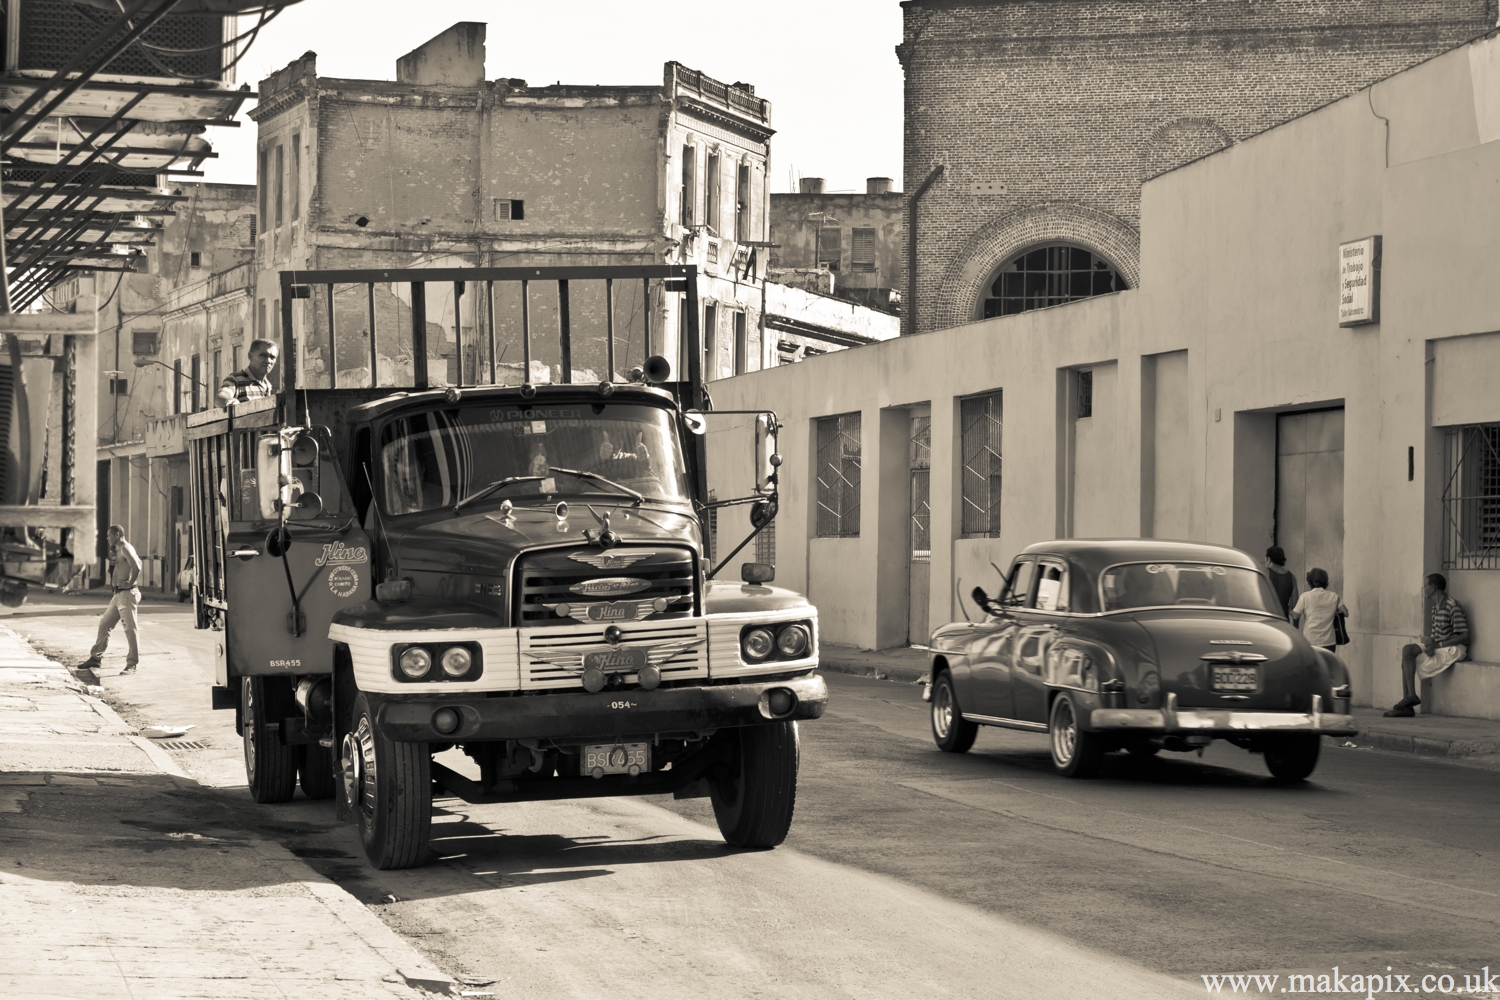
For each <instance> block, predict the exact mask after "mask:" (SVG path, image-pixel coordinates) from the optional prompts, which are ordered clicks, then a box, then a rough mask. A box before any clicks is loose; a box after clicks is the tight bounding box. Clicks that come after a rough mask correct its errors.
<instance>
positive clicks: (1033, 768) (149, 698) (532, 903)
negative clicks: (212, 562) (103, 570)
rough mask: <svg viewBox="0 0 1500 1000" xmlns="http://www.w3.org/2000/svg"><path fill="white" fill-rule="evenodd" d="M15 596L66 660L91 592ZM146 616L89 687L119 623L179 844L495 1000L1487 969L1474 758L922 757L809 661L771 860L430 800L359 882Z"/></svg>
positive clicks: (932, 993) (172, 613) (1033, 989)
mask: <svg viewBox="0 0 1500 1000" xmlns="http://www.w3.org/2000/svg"><path fill="white" fill-rule="evenodd" d="M20 610H21V613H20V614H15V615H12V616H10V617H8V618H7V621H8V622H9V624H10V625H11V627H13V628H15V629H16V630H17V631H18V632H20V633H22V634H23V635H27V636H28V637H29V638H30V639H31V640H32V642H33V644H35V645H37V646H39V647H41V648H44V649H47V650H48V651H49V652H51V653H52V655H55V656H57V657H58V658H59V659H62V660H63V661H64V662H76V661H77V660H79V659H81V658H82V657H83V656H84V655H86V652H87V647H88V645H89V643H90V642H91V641H92V635H93V629H94V626H95V623H96V620H97V614H98V611H99V610H100V607H99V606H98V605H78V606H72V607H55V608H48V607H46V606H31V605H28V606H27V607H26V608H23V609H20ZM142 621H143V626H142V631H143V652H144V654H145V655H144V656H143V659H142V664H141V669H140V672H139V673H138V674H137V675H135V676H126V677H115V676H111V675H112V674H113V673H114V672H115V671H116V670H117V669H118V666H119V664H120V663H121V660H122V654H123V636H119V635H118V634H117V636H116V639H115V643H114V647H112V649H111V654H112V656H110V657H106V660H105V665H104V667H103V668H102V669H101V671H100V673H101V676H102V677H103V679H104V685H105V689H106V691H107V697H108V698H109V700H110V701H111V702H112V703H113V704H114V705H115V706H116V707H117V709H118V710H119V711H120V713H121V714H122V715H123V716H125V717H126V718H127V719H129V720H130V721H131V722H133V723H136V724H149V723H178V724H193V725H195V726H196V727H197V728H195V729H194V730H192V731H191V732H190V734H189V736H188V740H190V741H191V742H193V743H196V744H198V745H199V746H201V747H202V749H185V750H181V751H177V752H174V758H175V759H176V760H177V761H178V762H179V763H180V764H181V766H182V767H183V768H184V769H185V770H186V771H187V772H188V773H189V774H191V775H193V776H194V777H195V778H197V779H198V780H199V781H200V782H201V783H202V784H204V785H207V786H211V787H213V788H216V789H218V791H217V792H215V793H213V794H217V795H220V796H222V797H223V802H224V808H223V810H222V811H219V812H217V813H215V812H213V811H203V812H200V813H199V814H197V815H196V816H195V821H197V822H198V823H199V825H200V826H202V827H203V829H202V831H201V832H203V833H205V834H213V833H214V832H215V828H217V830H218V831H219V832H223V831H226V830H228V829H230V828H232V827H234V826H235V825H251V826H253V827H254V828H255V829H256V830H257V831H258V832H259V833H260V834H261V835H263V836H268V837H271V838H273V839H275V840H278V841H279V842H281V843H282V844H284V845H285V846H286V847H288V848H289V849H290V850H291V851H292V852H293V853H294V854H296V855H298V856H300V857H302V858H304V859H305V860H307V861H308V862H309V863H310V864H312V865H313V866H314V867H315V868H317V869H318V870H319V871H320V872H321V873H323V874H324V875H326V876H328V877H329V878H331V879H333V880H334V881H336V882H338V883H339V884H340V885H342V886H344V887H345V888H347V889H348V890H349V891H350V892H351V893H353V894H354V895H355V896H357V897H358V898H359V899H361V900H363V901H364V902H365V903H366V904H368V905H369V906H370V907H371V908H372V909H373V910H374V912H376V913H377V914H378V915H379V916H380V917H381V919H383V920H384V921H385V922H386V923H387V924H388V925H389V926H391V927H392V928H393V929H395V930H396V931H398V932H399V933H400V934H402V935H403V936H404V937H406V938H407V939H408V940H409V941H411V942H412V943H413V944H414V945H415V946H416V947H417V949H418V950H419V951H421V952H423V953H424V954H425V955H426V956H427V957H428V958H430V959H431V961H432V962H433V963H434V964H435V965H437V966H438V967H439V968H441V969H443V970H444V971H446V972H448V973H450V974H453V975H455V976H458V977H460V979H461V980H462V981H464V982H465V983H467V984H470V985H469V986H466V987H465V988H473V989H477V990H487V991H492V992H494V995H496V996H528V997H529V996H548V997H554V996H562V997H566V996H577V997H592V996H603V995H609V996H612V997H632V996H641V997H647V996H674V995H700V996H701V995H704V994H712V993H717V994H719V995H723V996H726V997H739V996H762V995H764V996H772V995H775V996H808V997H814V996H851V997H866V996H868V997H885V996H913V997H915V996H921V997H941V996H1009V995H1017V996H1019V995H1026V996H1038V995H1058V996H1062V995H1068V996H1076V995H1078V992H1079V990H1085V991H1087V995H1100V996H1110V997H1117V996H1136V995H1139V996H1162V995H1186V994H1187V993H1188V992H1190V991H1191V992H1197V991H1202V990H1204V989H1205V986H1204V984H1203V982H1202V980H1201V977H1202V976H1205V975H1219V974H1224V973H1267V974H1276V975H1278V976H1286V975H1289V974H1292V973H1305V972H1311V973H1319V972H1322V973H1327V972H1329V971H1330V970H1331V968H1332V967H1333V966H1339V967H1340V969H1341V970H1342V971H1343V972H1345V973H1347V972H1349V970H1351V969H1354V970H1358V971H1360V972H1363V973H1367V974H1368V973H1376V972H1379V973H1382V974H1383V973H1384V972H1385V970H1386V967H1387V966H1390V967H1391V968H1392V970H1393V971H1394V972H1395V973H1396V974H1407V975H1410V976H1411V981H1412V983H1413V984H1415V983H1417V982H1418V981H1420V979H1421V976H1422V975H1425V974H1437V975H1443V974H1446V975H1451V976H1454V977H1455V978H1456V981H1457V982H1458V983H1459V984H1462V982H1463V978H1462V977H1463V975H1464V974H1465V973H1468V974H1473V973H1475V972H1477V971H1478V970H1479V969H1480V967H1482V966H1486V965H1488V966H1490V967H1491V968H1497V967H1500V949H1497V947H1496V944H1495V943H1496V941H1497V940H1500V933H1497V931H1500V927H1497V924H1500V877H1497V876H1500V865H1497V861H1496V851H1495V843H1496V832H1495V831H1496V829H1497V827H1500V772H1497V771H1496V770H1493V769H1486V768H1483V767H1474V766H1461V765H1459V764H1456V763H1451V762H1447V761H1442V760H1436V759H1429V758H1422V757H1415V756H1413V755H1409V754H1406V755H1403V754H1387V753H1381V752H1377V751H1370V750H1355V749H1344V748H1341V747H1335V746H1328V747H1325V749H1324V752H1323V760H1322V762H1321V764H1320V766H1319V768H1318V770H1317V772H1316V773H1315V774H1314V775H1313V778H1312V780H1311V781H1309V782H1307V783H1305V784H1303V785H1298V786H1290V787H1289V786H1284V785H1280V784H1277V783H1275V782H1273V781H1271V780H1270V779H1269V777H1268V775H1267V773H1266V771H1265V769H1264V766H1263V764H1262V763H1261V761H1260V759H1259V758H1258V757H1254V756H1251V755H1249V754H1247V753H1244V752H1243V751H1240V750H1238V749H1235V748H1233V747H1230V746H1227V745H1223V744H1217V745H1215V746H1214V747H1211V748H1210V749H1209V750H1208V751H1207V753H1206V754H1204V756H1203V757H1202V758H1199V757H1197V756H1181V755H1173V754H1163V755H1161V756H1160V757H1156V758H1145V759H1140V758H1126V757H1123V756H1121V757H1118V758H1111V759H1110V763H1109V765H1108V766H1107V768H1106V770H1105V773H1104V775H1103V776H1102V777H1101V778H1098V779H1096V780H1092V781H1073V780H1068V779H1063V778H1059V777H1056V776H1055V775H1053V774H1052V772H1051V769H1050V763H1049V761H1048V758H1047V753H1046V743H1045V739H1044V737H1041V736H1037V735H1031V734H1021V733H1007V732H1002V731H998V730H983V731H981V734H980V737H979V740H978V742H977V743H976V745H975V748H974V750H973V751H971V752H970V753H969V754H967V755H964V756H951V755H944V754H940V753H938V752H937V751H936V750H935V748H934V747H933V746H932V742H931V739H930V736H929V735H928V731H927V721H926V706H925V705H924V704H923V703H922V702H921V701H920V697H919V694H920V690H921V689H920V688H919V687H917V686H915V685H908V684H897V683H893V682H889V681H878V680H872V679H866V678H858V677H851V676H845V675H840V674H831V675H829V677H828V680H829V684H830V687H831V689H832V699H831V707H830V710H829V713H828V715H827V716H825V717H824V718H823V719H821V720H819V721H817V722H813V723H807V724H804V725H803V727H802V751H803V763H802V780H801V785H800V788H799V792H798V802H797V816H796V821H795V822H794V824H793V827H792V831H791V835H790V836H789V838H788V840H787V843H786V845H785V847H784V848H782V849H778V850H776V851H773V852H765V853H756V852H737V851H731V850H728V849H726V848H725V847H724V846H723V845H722V843H721V842H720V841H719V838H718V836H717V831H716V830H715V829H714V825H713V819H712V814H711V811H710V810H709V807H708V804H707V802H706V801H704V800H691V801H686V802H673V801H671V800H670V799H660V798H650V799H614V800H590V801H585V802H561V803H527V804H516V805H484V806H469V805H466V804H464V803H462V802H461V801H459V800H456V799H444V800H440V802H439V803H438V806H439V807H438V808H437V809H435V811H434V817H435V819H434V822H435V826H434V839H433V847H434V856H433V860H432V861H431V862H430V863H429V864H428V865H427V866H426V867H424V868H422V869H418V870H414V871H404V872H376V871H373V870H371V869H369V868H368V867H367V866H366V865H365V862H364V859H363V856H362V854H361V852H360V850H359V847H358V842H357V838H356V836H355V834H354V831H353V828H352V827H348V826H343V825H340V824H337V823H335V822H334V820H333V815H332V806H331V805H330V804H328V803H326V802H309V801H307V800H305V799H302V798H301V797H300V794H299V797H298V798H297V799H296V800H295V801H293V802H291V803H288V804H286V805H282V806H264V807H260V806H253V805H251V804H250V803H249V802H248V799H247V798H246V797H245V796H244V795H243V793H242V792H241V791H240V790H239V788H238V786H240V785H242V784H243V780H244V779H243V773H242V763H241V759H240V755H239V741H238V738H237V737H236V736H235V734H234V732H233V726H232V715H231V713H227V712H219V713H214V712H211V711H209V710H208V707H207V706H208V684H209V680H208V678H209V662H210V661H209V658H208V656H207V655H206V643H207V641H208V637H207V634H206V633H199V632H195V631H194V630H193V628H192V619H191V616H190V615H189V614H188V613H187V612H186V610H185V609H184V608H181V607H178V606H173V605H160V604H158V605H151V604H147V605H144V606H143V607H142ZM195 829H196V827H195ZM1174 981H1175V982H1174ZM1284 985H1285V982H1284V980H1282V981H1281V986H1284ZM1281 986H1276V987H1272V988H1271V989H1270V990H1269V991H1270V992H1280V990H1281ZM1223 989H1224V991H1225V992H1227V991H1228V990H1229V987H1227V986H1225V987H1224V988H1223Z"/></svg>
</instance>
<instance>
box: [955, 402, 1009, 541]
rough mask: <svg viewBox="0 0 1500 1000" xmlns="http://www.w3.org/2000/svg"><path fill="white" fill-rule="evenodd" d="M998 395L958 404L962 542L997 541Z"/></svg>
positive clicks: (998, 527)
mask: <svg viewBox="0 0 1500 1000" xmlns="http://www.w3.org/2000/svg"><path fill="white" fill-rule="evenodd" d="M1000 403H1001V393H999V392H987V393H985V394H984V395H983V396H970V397H969V398H968V399H964V400H960V401H959V426H960V428H961V441H960V447H961V449H962V452H963V485H962V491H963V524H962V525H961V531H962V533H963V537H965V538H999V537H1000V429H1001V420H1000V416H1001V407H1000Z"/></svg>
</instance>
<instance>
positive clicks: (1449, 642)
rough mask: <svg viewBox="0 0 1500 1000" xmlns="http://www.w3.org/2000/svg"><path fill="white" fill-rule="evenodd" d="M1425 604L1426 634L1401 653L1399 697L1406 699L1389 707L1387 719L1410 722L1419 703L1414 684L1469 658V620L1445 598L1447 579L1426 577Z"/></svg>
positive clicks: (1457, 605) (1457, 607) (1450, 600)
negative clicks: (1418, 642)
mask: <svg viewBox="0 0 1500 1000" xmlns="http://www.w3.org/2000/svg"><path fill="white" fill-rule="evenodd" d="M1422 597H1423V598H1425V599H1426V600H1427V603H1428V608H1429V611H1428V617H1427V634H1426V636H1425V637H1424V638H1423V641H1422V644H1421V645H1420V646H1419V645H1417V644H1416V643H1414V642H1413V643H1408V644H1407V645H1406V646H1405V647H1403V648H1402V650H1401V693H1402V694H1404V695H1405V696H1406V697H1404V698H1402V699H1401V700H1400V701H1398V702H1396V704H1394V705H1392V706H1391V710H1390V711H1389V712H1386V713H1385V717H1386V718H1387V719H1410V718H1412V717H1413V716H1414V715H1416V714H1417V711H1416V709H1417V706H1418V705H1420V704H1422V699H1421V698H1419V697H1417V681H1418V680H1424V681H1425V680H1431V679H1432V678H1434V677H1436V676H1437V675H1438V674H1440V673H1442V672H1443V671H1444V670H1447V669H1448V668H1449V667H1451V666H1453V664H1455V663H1457V662H1458V661H1459V660H1464V659H1468V656H1469V619H1468V618H1467V617H1466V616H1465V615H1464V607H1463V605H1462V604H1459V603H1458V602H1457V601H1455V600H1454V599H1453V598H1451V597H1449V596H1448V578H1447V577H1446V576H1444V575H1443V574H1441V573H1429V574H1427V579H1426V580H1425V581H1423V584H1422Z"/></svg>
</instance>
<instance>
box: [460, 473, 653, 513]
mask: <svg viewBox="0 0 1500 1000" xmlns="http://www.w3.org/2000/svg"><path fill="white" fill-rule="evenodd" d="M554 472H561V473H562V474H563V475H566V476H576V477H577V478H579V479H592V480H594V481H595V482H600V483H603V484H604V485H606V486H610V487H613V488H614V489H617V490H619V491H620V492H621V493H624V494H625V495H627V496H628V497H630V498H631V499H632V500H634V501H635V503H636V506H640V505H641V504H643V503H645V502H646V497H645V496H644V495H643V494H640V493H637V492H636V491H635V490H633V489H631V488H630V487H629V486H623V485H621V484H620V483H617V482H615V481H614V480H613V479H609V478H608V477H606V476H601V475H599V474H598V473H597V472H580V471H579V470H577V469H563V468H559V467H557V466H553V467H552V468H551V469H550V470H548V474H547V475H545V476H507V477H506V478H505V479H497V480H495V481H494V482H493V483H490V484H489V485H488V486H486V487H484V488H482V489H480V490H477V491H475V492H473V493H470V494H469V495H468V496H466V497H464V498H463V499H462V500H460V501H459V502H458V503H456V504H454V505H453V513H455V514H457V513H458V512H459V511H460V510H463V509H464V507H466V506H468V505H469V504H471V503H473V502H474V501H475V500H479V499H481V498H483V497H487V496H489V495H490V494H491V493H493V492H495V491H496V490H498V489H502V488H504V487H506V486H509V485H510V484H511V483H539V482H541V481H542V480H544V479H551V478H552V473H554Z"/></svg>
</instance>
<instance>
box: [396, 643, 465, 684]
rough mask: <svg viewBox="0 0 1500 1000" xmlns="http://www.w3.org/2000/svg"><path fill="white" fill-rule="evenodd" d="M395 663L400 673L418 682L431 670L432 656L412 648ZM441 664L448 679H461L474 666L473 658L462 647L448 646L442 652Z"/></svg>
mask: <svg viewBox="0 0 1500 1000" xmlns="http://www.w3.org/2000/svg"><path fill="white" fill-rule="evenodd" d="M397 663H398V664H399V665H400V667H401V672H402V673H403V674H405V675H406V676H407V677H409V678H410V679H412V680H420V679H421V678H423V677H426V676H427V672H428V671H429V670H431V669H432V654H431V653H429V652H427V650H425V649H423V648H422V647H421V646H412V647H411V648H410V649H408V650H406V651H405V652H403V653H402V654H401V659H400V660H398V661H397ZM441 663H442V667H443V673H445V674H447V675H448V676H449V677H462V676H463V675H464V674H467V673H468V672H469V668H470V667H471V666H473V665H474V657H473V656H471V655H470V654H469V651H468V650H467V649H464V648H463V647H462V646H449V647H448V648H447V649H445V650H443V656H442V660H441Z"/></svg>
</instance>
